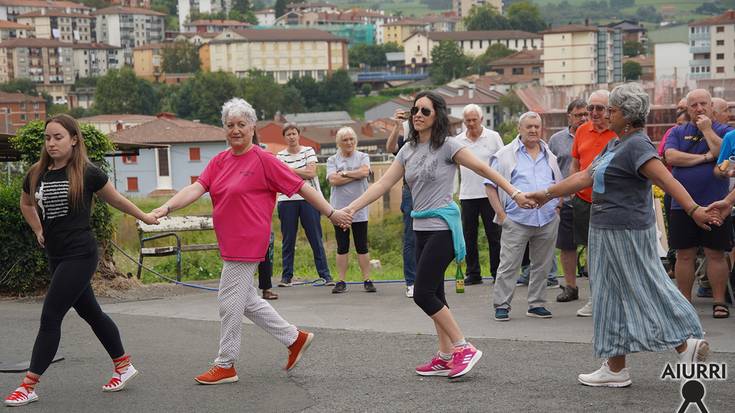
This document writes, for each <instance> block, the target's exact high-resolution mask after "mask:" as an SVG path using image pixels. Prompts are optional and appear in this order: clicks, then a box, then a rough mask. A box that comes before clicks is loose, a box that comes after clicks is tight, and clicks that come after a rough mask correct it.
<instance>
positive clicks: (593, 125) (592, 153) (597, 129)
mask: <svg viewBox="0 0 735 413" xmlns="http://www.w3.org/2000/svg"><path fill="white" fill-rule="evenodd" d="M608 96H610V92H608V91H607V90H605V89H600V90H597V91H594V92H592V94H591V95H590V97H589V98H588V99H587V112H588V113H589V117H590V120H589V121H587V122H585V123H583V124H582V125H581V126H580V127H578V128H577V133H575V134H574V143H573V144H572V166H571V170H570V171H569V174H570V175H573V174H575V173H577V172H579V171H583V170H585V169H587V167H588V166H590V164H591V163H592V161H593V160H594V159H595V157H597V155H599V154H600V152H602V149H603V148H605V146H607V143H608V142H610V140H611V139H613V138H615V137H616V136H617V135H615V132H613V131H611V130H610V129H608V125H609V121H608V117H607V99H608ZM591 206H592V188H591V187H588V188H585V189H583V190H581V191H579V192H577V193H576V194H574V198H572V221H573V228H574V229H573V232H574V244H575V245H584V246H587V233H588V232H589V228H590V208H591ZM588 275H589V277H590V280H591V279H592V277H594V274H588ZM590 282H594V281H592V280H591V281H590ZM577 315H578V316H579V317H592V293H590V296H589V299H588V300H587V304H585V305H584V307H582V308H580V309H579V310H578V311H577Z"/></svg>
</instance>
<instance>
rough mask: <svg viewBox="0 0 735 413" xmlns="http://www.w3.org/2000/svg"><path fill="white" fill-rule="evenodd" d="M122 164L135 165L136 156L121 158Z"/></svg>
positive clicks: (136, 161)
mask: <svg viewBox="0 0 735 413" xmlns="http://www.w3.org/2000/svg"><path fill="white" fill-rule="evenodd" d="M122 161H123V164H125V165H130V164H137V163H138V155H123V156H122Z"/></svg>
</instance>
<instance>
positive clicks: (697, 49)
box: [689, 46, 710, 54]
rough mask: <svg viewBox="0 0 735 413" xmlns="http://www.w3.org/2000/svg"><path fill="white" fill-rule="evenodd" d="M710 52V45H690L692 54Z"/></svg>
mask: <svg viewBox="0 0 735 413" xmlns="http://www.w3.org/2000/svg"><path fill="white" fill-rule="evenodd" d="M709 52H710V46H690V47H689V53H691V54H697V53H709Z"/></svg>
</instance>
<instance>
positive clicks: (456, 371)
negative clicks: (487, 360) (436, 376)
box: [447, 343, 482, 379]
mask: <svg viewBox="0 0 735 413" xmlns="http://www.w3.org/2000/svg"><path fill="white" fill-rule="evenodd" d="M480 357H482V351H480V350H478V349H476V348H475V346H473V345H472V344H470V343H467V345H466V346H464V347H462V348H459V349H456V350H454V354H453V355H452V362H451V364H450V367H451V370H450V371H449V374H448V375H447V377H449V378H450V379H454V378H457V377H462V376H464V375H465V374H467V373H469V372H470V370H472V368H473V367H475V364H477V362H478V361H479V360H480Z"/></svg>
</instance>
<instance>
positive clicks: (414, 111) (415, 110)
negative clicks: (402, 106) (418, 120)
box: [411, 106, 431, 117]
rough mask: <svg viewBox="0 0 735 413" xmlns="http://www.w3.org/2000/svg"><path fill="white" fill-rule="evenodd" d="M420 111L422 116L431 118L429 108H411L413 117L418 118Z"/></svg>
mask: <svg viewBox="0 0 735 413" xmlns="http://www.w3.org/2000/svg"><path fill="white" fill-rule="evenodd" d="M419 110H420V111H421V114H422V115H424V116H426V117H429V116H431V109H429V108H419V107H418V106H414V107H412V108H411V116H416V114H417V113H419Z"/></svg>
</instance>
